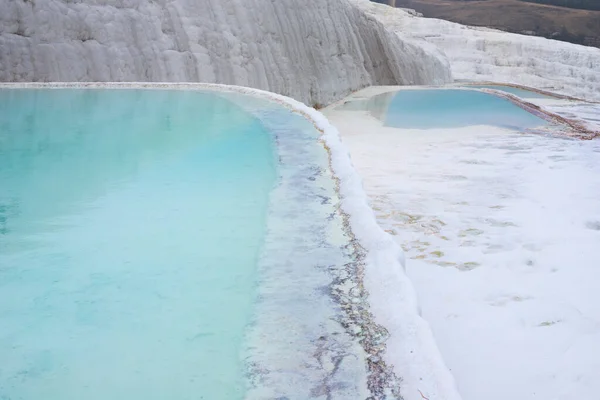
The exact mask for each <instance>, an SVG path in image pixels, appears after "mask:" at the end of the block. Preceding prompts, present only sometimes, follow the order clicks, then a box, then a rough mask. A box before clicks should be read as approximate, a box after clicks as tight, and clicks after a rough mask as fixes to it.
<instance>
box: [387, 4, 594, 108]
mask: <svg viewBox="0 0 600 400" xmlns="http://www.w3.org/2000/svg"><path fill="white" fill-rule="evenodd" d="M400 14H402V15H400ZM382 22H384V23H385V24H386V26H388V27H391V29H393V30H397V31H401V32H410V34H411V35H412V36H413V37H417V38H421V39H424V40H427V41H428V42H430V43H432V44H434V45H436V46H437V47H438V48H439V49H440V50H442V51H443V52H444V53H445V54H446V56H447V57H448V59H449V61H450V66H451V69H452V77H453V78H454V79H456V80H471V81H491V82H504V83H512V84H517V85H525V86H531V87H535V88H539V89H548V90H550V91H554V92H557V93H561V94H565V95H570V96H575V97H580V98H584V99H587V100H596V101H599V100H600V49H598V48H595V47H586V46H580V45H576V44H571V43H566V42H560V41H557V40H550V39H545V38H541V37H534V36H526V35H519V34H514V33H506V32H502V31H498V30H494V29H488V28H477V27H469V26H464V25H460V24H456V23H453V22H448V21H443V20H438V19H433V18H419V17H416V16H413V15H410V13H406V12H403V11H402V10H398V11H396V10H394V15H393V16H388V18H387V19H383V20H382Z"/></svg>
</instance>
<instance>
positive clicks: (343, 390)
mask: <svg viewBox="0 0 600 400" xmlns="http://www.w3.org/2000/svg"><path fill="white" fill-rule="evenodd" d="M318 137H319V132H318V131H317V130H316V129H314V127H313V126H312V124H311V123H309V122H308V121H307V120H306V119H305V118H303V117H302V116H300V115H297V114H293V113H292V112H290V111H289V110H288V109H286V108H284V107H282V106H280V105H278V104H275V103H272V102H270V101H266V100H263V99H257V98H254V97H253V96H248V95H241V94H236V93H224V92H223V93H220V92H215V91H197V90H187V91H186V90H134V89H120V90H102V89H101V90H92V89H51V90H50V89H39V90H38V89H27V90H22V89H16V90H13V89H1V90H0V288H1V290H0V354H2V359H3V363H2V368H1V369H0V397H2V396H4V397H7V398H18V399H26V400H29V399H32V400H33V399H40V398H44V399H48V400H53V399H57V400H58V399H60V400H68V399H82V398H85V399H106V398H128V399H144V400H148V399H165V398H173V399H197V398H207V399H241V398H261V396H262V397H263V398H264V396H265V394H266V393H268V396H273V397H281V396H290V395H294V394H298V395H299V396H302V398H310V397H311V396H313V394H314V393H317V394H318V391H319V390H325V391H327V393H329V395H330V397H331V398H340V399H341V398H352V397H354V396H358V397H365V396H364V395H363V394H364V392H365V390H366V371H365V360H364V354H363V353H362V348H361V347H360V345H359V344H358V342H357V341H356V340H355V339H354V338H352V337H351V336H349V335H348V334H347V333H346V332H345V329H344V328H343V326H341V324H340V323H339V321H341V319H342V316H341V311H340V309H339V306H338V305H337V303H336V299H335V298H333V297H332V295H331V293H330V292H329V291H328V290H326V289H324V288H327V287H328V285H331V284H332V282H333V279H334V275H335V271H337V270H338V269H339V270H340V271H341V270H344V271H345V269H346V268H348V265H352V263H353V259H352V254H351V252H350V251H349V250H345V249H346V248H348V247H349V238H348V237H347V235H346V232H345V231H344V229H343V226H342V220H341V216H340V215H339V214H338V213H337V208H336V204H337V202H338V201H339V200H338V199H337V197H336V192H335V186H334V182H333V179H332V176H331V171H330V170H329V169H328V157H327V153H326V151H325V149H324V148H323V146H322V145H321V144H319V142H318ZM300 278H302V279H304V280H303V281H302V280H300ZM299 282H300V283H299ZM295 304H298V305H297V306H295V307H294V305H295ZM303 307H304V308H303ZM282 317H283V318H285V319H286V322H285V323H284V324H281V323H280V321H281V318H282ZM320 338H325V339H323V340H320ZM318 346H321V347H322V346H326V347H327V349H328V350H327V351H322V352H321V355H320V357H321V358H320V360H319V362H317V360H315V359H314V357H313V355H314V354H316V352H317V350H316V348H318ZM346 356H349V357H347V360H348V361H345V362H344V363H342V364H340V365H338V368H337V369H336V370H334V371H330V370H327V369H325V368H324V367H323V365H322V364H320V362H322V363H325V362H326V360H328V359H329V358H333V359H335V358H336V357H346ZM328 357H329V358H328ZM298 376H302V379H301V381H302V384H301V385H298V384H297V379H298V378H297V377H298ZM326 379H327V380H328V381H329V382H331V385H332V387H331V388H330V387H327V385H325V386H323V382H324V380H326ZM319 388H320V389H319ZM357 393H360V394H357Z"/></svg>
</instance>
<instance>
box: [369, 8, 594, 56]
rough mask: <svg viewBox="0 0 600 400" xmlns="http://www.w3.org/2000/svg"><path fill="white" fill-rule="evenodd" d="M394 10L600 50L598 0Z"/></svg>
mask: <svg viewBox="0 0 600 400" xmlns="http://www.w3.org/2000/svg"><path fill="white" fill-rule="evenodd" d="M377 2H378V3H388V1H386V0H379V1H377ZM542 3H543V4H542ZM396 7H405V8H412V9H415V10H416V11H418V12H420V13H422V14H423V15H424V16H425V17H430V18H440V19H445V20H448V21H453V22H458V23H461V24H465V25H473V26H487V27H490V28H495V29H500V30H503V31H507V32H514V33H522V34H526V35H534V36H543V37H546V38H551V39H557V40H562V41H565V42H570V43H576V44H583V45H586V46H595V47H600V0H396Z"/></svg>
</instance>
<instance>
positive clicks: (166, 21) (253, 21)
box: [0, 0, 451, 104]
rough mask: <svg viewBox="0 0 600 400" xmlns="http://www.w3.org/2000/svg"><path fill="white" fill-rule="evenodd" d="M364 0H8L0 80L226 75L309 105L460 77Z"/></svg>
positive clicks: (221, 78) (2, 20) (3, 1)
mask: <svg viewBox="0 0 600 400" xmlns="http://www.w3.org/2000/svg"><path fill="white" fill-rule="evenodd" d="M364 1H366V0H360V1H356V0H311V2H310V3H306V2H302V1H297V0H277V1H271V0H244V1H241V0H228V1H222V0H156V1H147V0H86V1H81V0H0V81H5V82H23V81H43V82H51V81H139V82H209V83H225V84H236V85H243V86H249V87H254V88H259V89H266V90H270V91H273V92H277V93H281V94H285V95H288V96H291V97H293V98H295V99H298V100H301V101H303V102H305V103H308V104H317V103H319V104H328V103H331V102H332V101H333V100H337V99H340V98H342V97H344V96H345V95H347V94H349V93H350V92H352V91H354V90H357V89H360V88H362V87H365V86H370V85H374V84H394V83H397V84H440V83H445V82H448V81H450V79H451V77H450V70H449V66H448V63H447V61H446V59H445V58H444V56H443V55H442V54H441V52H439V51H438V50H437V49H436V48H435V47H434V46H431V45H428V44H427V43H426V42H425V41H422V40H420V39H413V38H412V37H409V36H408V37H406V36H403V35H399V34H396V33H395V32H393V31H391V30H389V29H386V27H385V25H384V24H383V23H382V22H381V21H380V20H379V19H378V18H377V17H376V16H375V15H371V14H369V13H366V12H365V11H364V10H363V8H364V4H362V5H361V3H364ZM367 5H368V4H367Z"/></svg>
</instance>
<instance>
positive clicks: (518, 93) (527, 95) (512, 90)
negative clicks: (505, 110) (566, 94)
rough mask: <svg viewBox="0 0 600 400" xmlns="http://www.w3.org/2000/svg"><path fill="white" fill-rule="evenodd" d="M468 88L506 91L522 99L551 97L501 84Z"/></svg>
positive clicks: (550, 97) (470, 87)
mask: <svg viewBox="0 0 600 400" xmlns="http://www.w3.org/2000/svg"><path fill="white" fill-rule="evenodd" d="M467 88H469V89H494V90H501V91H503V92H506V93H510V94H514V95H515V96H518V97H520V98H522V99H553V98H554V97H552V96H547V95H545V94H541V93H538V92H534V91H532V90H527V89H521V88H517V87H512V86H502V85H473V86H471V85H469V86H467Z"/></svg>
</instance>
